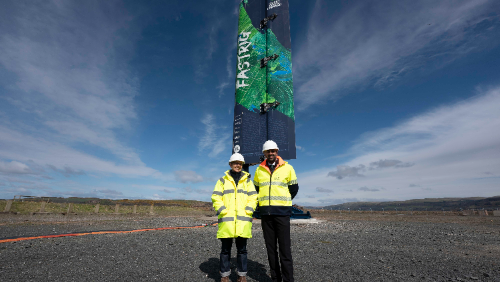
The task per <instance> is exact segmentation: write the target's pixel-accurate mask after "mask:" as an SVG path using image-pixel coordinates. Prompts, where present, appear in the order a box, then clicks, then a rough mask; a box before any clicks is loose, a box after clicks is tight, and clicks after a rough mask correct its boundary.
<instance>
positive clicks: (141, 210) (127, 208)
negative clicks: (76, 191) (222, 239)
mask: <svg viewBox="0 0 500 282" xmlns="http://www.w3.org/2000/svg"><path fill="white" fill-rule="evenodd" d="M192 202H196V201H192ZM176 203H178V205H177V204H176V205H161V204H160V205H156V204H155V205H154V206H153V212H154V214H156V215H161V216H198V215H199V216H202V215H206V214H211V213H212V212H213V211H210V210H208V209H207V208H206V207H193V206H191V205H192V204H193V203H191V202H188V203H186V204H181V203H180V201H176ZM6 204H7V201H6V200H0V211H3V210H4V208H5V206H6ZM195 204H196V203H195ZM41 205H42V203H41V202H37V201H24V202H21V201H15V202H13V203H12V207H11V210H10V211H11V212H15V213H20V214H31V213H35V212H40V208H41ZM69 205H70V203H52V202H49V203H46V204H45V212H48V213H56V214H62V213H66V212H67V211H68V207H69ZM72 205H73V211H72V212H73V213H76V214H93V213H94V210H95V207H96V205H97V204H86V203H72ZM133 208H134V205H133V204H131V203H126V204H120V206H119V210H118V213H120V214H131V213H133ZM150 208H151V204H144V202H143V204H142V205H141V204H139V203H138V204H137V210H136V212H137V214H149V212H150ZM112 213H115V204H111V205H103V204H100V205H99V214H112ZM214 214H215V213H214Z"/></svg>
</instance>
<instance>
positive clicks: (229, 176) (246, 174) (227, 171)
mask: <svg viewBox="0 0 500 282" xmlns="http://www.w3.org/2000/svg"><path fill="white" fill-rule="evenodd" d="M229 171H230V170H229V169H228V170H226V172H225V176H224V177H226V178H227V179H228V180H229V181H231V182H233V183H234V179H233V177H232V176H231V174H230V173H229ZM248 175H250V174H249V173H248V172H246V171H244V170H242V171H241V178H240V182H241V180H244V179H245V178H246V177H248Z"/></svg>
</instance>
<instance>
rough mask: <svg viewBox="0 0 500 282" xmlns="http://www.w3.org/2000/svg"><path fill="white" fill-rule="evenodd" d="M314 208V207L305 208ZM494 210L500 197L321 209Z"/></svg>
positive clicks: (350, 205)
mask: <svg viewBox="0 0 500 282" xmlns="http://www.w3.org/2000/svg"><path fill="white" fill-rule="evenodd" d="M307 208H314V207H307ZM316 208H317V207H316ZM483 208H484V209H487V210H496V209H498V208H500V196H495V197H489V198H482V197H473V198H425V199H414V200H407V201H395V202H350V203H344V204H340V205H332V206H326V207H323V209H330V210H347V209H351V210H358V209H361V210H370V209H372V210H374V211H381V210H386V211H389V210H396V209H398V210H414V211H425V210H428V211H440V210H442V209H444V210H447V211H449V210H457V211H458V210H460V209H463V210H468V209H483Z"/></svg>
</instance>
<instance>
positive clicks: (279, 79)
mask: <svg viewBox="0 0 500 282" xmlns="http://www.w3.org/2000/svg"><path fill="white" fill-rule="evenodd" d="M267 34H268V35H267V40H268V41H267V54H268V55H269V56H271V55H273V54H277V55H279V57H278V58H277V59H276V60H274V61H269V63H268V73H267V91H268V93H269V95H268V98H267V100H268V103H272V102H274V101H275V100H278V102H280V105H279V106H278V107H277V108H276V109H277V110H278V111H280V112H281V113H283V114H285V115H287V116H288V117H290V118H291V119H292V120H295V114H294V109H293V79H292V52H291V51H290V50H288V49H286V48H285V47H284V46H283V45H281V43H280V42H279V41H278V39H277V38H276V35H274V33H273V31H272V30H271V29H268V30H267Z"/></svg>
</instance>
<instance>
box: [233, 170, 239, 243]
mask: <svg viewBox="0 0 500 282" xmlns="http://www.w3.org/2000/svg"><path fill="white" fill-rule="evenodd" d="M233 180H234V179H233ZM238 181H239V180H238ZM234 184H235V187H234V234H236V223H237V222H238V220H236V219H237V218H238V211H237V210H238V207H237V206H236V197H237V193H238V183H236V181H235V183H234Z"/></svg>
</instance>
